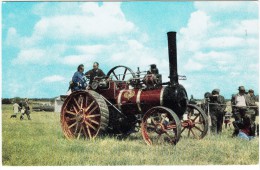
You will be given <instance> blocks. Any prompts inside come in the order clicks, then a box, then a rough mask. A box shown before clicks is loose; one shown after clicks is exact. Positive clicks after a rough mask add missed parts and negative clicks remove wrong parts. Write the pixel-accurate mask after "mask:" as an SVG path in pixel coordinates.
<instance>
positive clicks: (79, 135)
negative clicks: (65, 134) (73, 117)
mask: <svg viewBox="0 0 260 170" xmlns="http://www.w3.org/2000/svg"><path fill="white" fill-rule="evenodd" d="M82 128H83V126H80V129H79V133H78V137H77V139H79V137H80V133H81V131H82Z"/></svg>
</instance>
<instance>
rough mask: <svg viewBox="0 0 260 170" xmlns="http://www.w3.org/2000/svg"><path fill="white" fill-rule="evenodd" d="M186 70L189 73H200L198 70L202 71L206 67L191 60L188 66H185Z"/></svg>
mask: <svg viewBox="0 0 260 170" xmlns="http://www.w3.org/2000/svg"><path fill="white" fill-rule="evenodd" d="M184 68H185V69H186V70H188V71H198V70H202V69H203V68H204V66H203V65H202V64H201V63H199V62H196V61H193V60H192V59H189V60H188V62H187V64H185V65H184Z"/></svg>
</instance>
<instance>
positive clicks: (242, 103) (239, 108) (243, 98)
mask: <svg viewBox="0 0 260 170" xmlns="http://www.w3.org/2000/svg"><path fill="white" fill-rule="evenodd" d="M238 91H239V92H238V93H237V94H236V95H235V99H234V100H233V103H232V105H234V111H233V112H234V118H235V120H236V121H238V120H241V117H243V116H244V115H245V111H246V109H247V108H246V106H248V105H249V100H248V96H247V95H246V94H245V87H244V86H239V87H238Z"/></svg>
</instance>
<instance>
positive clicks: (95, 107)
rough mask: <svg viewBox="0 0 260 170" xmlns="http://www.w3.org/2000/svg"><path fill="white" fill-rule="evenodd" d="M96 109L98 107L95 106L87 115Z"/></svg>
mask: <svg viewBox="0 0 260 170" xmlns="http://www.w3.org/2000/svg"><path fill="white" fill-rule="evenodd" d="M97 108H98V106H95V107H94V108H93V109H92V110H91V111H90V112H89V113H88V114H89V115H90V114H91V113H92V112H94V111H95V110H96V109H97Z"/></svg>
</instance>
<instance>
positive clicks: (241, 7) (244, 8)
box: [194, 1, 258, 19]
mask: <svg viewBox="0 0 260 170" xmlns="http://www.w3.org/2000/svg"><path fill="white" fill-rule="evenodd" d="M194 6H195V7H196V8H197V9H199V10H202V11H205V12H207V13H208V14H212V15H217V14H221V15H226V14H227V13H233V14H234V13H237V14H238V15H243V14H244V15H250V14H253V15H255V11H256V10H257V6H258V5H257V4H255V3H254V2H251V3H248V1H244V2H235V3H234V2H232V1H222V2H221V1H212V2H210V3H205V2H195V3H194ZM234 17H237V16H234ZM224 19H228V17H227V18H224Z"/></svg>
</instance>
